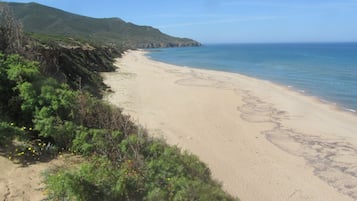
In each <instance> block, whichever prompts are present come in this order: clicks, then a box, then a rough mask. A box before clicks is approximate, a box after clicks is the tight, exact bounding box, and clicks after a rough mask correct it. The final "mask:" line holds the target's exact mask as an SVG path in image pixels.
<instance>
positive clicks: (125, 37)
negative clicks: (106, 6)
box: [9, 3, 200, 48]
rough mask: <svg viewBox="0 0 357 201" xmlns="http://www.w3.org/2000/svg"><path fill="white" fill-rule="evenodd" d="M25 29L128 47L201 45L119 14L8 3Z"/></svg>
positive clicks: (34, 4) (35, 4)
mask: <svg viewBox="0 0 357 201" xmlns="http://www.w3.org/2000/svg"><path fill="white" fill-rule="evenodd" d="M9 6H10V7H11V8H12V9H13V11H14V15H15V17H16V18H17V19H18V20H20V21H21V22H22V23H23V25H24V30H25V31H26V32H33V33H39V34H53V35H64V36H68V37H74V38H84V39H86V40H91V41H93V42H104V43H112V44H116V45H125V46H129V47H138V48H149V47H175V46H198V45H200V44H199V43H198V42H196V41H194V40H191V39H187V38H177V37H172V36H169V35H166V34H163V33H162V32H160V31H159V30H158V29H155V28H153V27H150V26H138V25H135V24H132V23H127V22H125V21H123V20H121V19H119V18H103V19H99V18H91V17H85V16H81V15H76V14H73V13H69V12H65V11H62V10H59V9H56V8H51V7H47V6H43V5H40V4H37V3H9Z"/></svg>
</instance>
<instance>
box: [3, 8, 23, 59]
mask: <svg viewBox="0 0 357 201" xmlns="http://www.w3.org/2000/svg"><path fill="white" fill-rule="evenodd" d="M22 39H23V31H22V26H21V24H20V23H19V22H18V21H17V20H16V19H15V18H14V16H13V13H12V11H11V9H10V8H9V6H8V5H7V3H4V2H1V1H0V51H2V52H6V53H19V52H21V50H22Z"/></svg>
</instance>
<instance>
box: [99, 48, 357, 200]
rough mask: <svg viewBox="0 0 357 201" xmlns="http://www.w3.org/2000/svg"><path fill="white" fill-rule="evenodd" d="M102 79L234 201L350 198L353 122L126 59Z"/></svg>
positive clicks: (356, 179) (259, 88) (356, 191)
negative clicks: (201, 165) (199, 164)
mask: <svg viewBox="0 0 357 201" xmlns="http://www.w3.org/2000/svg"><path fill="white" fill-rule="evenodd" d="M116 65H117V66H118V70H117V71H116V72H113V73H105V74H103V76H104V80H105V83H106V84H107V85H109V86H110V87H111V89H112V90H113V91H114V93H111V94H109V95H108V97H107V99H108V101H110V102H112V103H114V104H116V105H118V106H119V107H122V108H123V109H124V112H125V113H127V114H130V115H131V116H132V118H133V120H134V121H136V122H138V123H140V124H141V125H143V126H144V127H146V128H147V129H148V130H149V132H150V134H151V135H153V136H156V137H162V138H164V139H166V140H167V142H168V143H169V144H172V145H177V146H179V147H181V148H182V149H184V150H188V151H189V152H191V153H193V154H195V155H198V156H199V157H200V159H201V160H203V161H204V162H205V163H207V164H208V166H209V167H210V169H211V171H212V175H213V177H214V178H215V179H217V180H218V181H220V182H222V185H223V187H224V189H225V190H226V191H227V192H229V193H231V194H233V195H235V196H238V197H239V198H240V199H241V200H242V201H279V200H281V201H288V200H291V201H293V200H294V201H301V200H304V201H305V200H310V201H337V200H338V201H347V200H357V117H356V115H354V114H352V113H348V112H344V111H342V110H339V109H338V108H336V107H334V106H333V105H328V104H326V103H323V102H321V101H319V100H318V99H316V98H314V97H308V96H305V95H303V94H301V93H298V92H296V91H294V90H292V89H289V88H288V87H283V86H279V85H276V84H273V83H271V82H268V81H263V80H258V79H255V78H250V77H246V76H242V75H239V74H233V73H225V72H217V71H209V70H201V69H193V68H186V67H179V66H175V65H169V64H165V63H161V62H157V61H152V60H150V59H149V58H147V57H146V56H145V52H144V51H129V52H127V53H126V54H125V55H123V57H122V58H120V59H118V60H117V62H116Z"/></svg>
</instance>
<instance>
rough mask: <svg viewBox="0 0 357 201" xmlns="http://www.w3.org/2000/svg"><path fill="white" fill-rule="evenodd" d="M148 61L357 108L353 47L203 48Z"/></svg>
mask: <svg viewBox="0 0 357 201" xmlns="http://www.w3.org/2000/svg"><path fill="white" fill-rule="evenodd" d="M149 57H151V58H152V59H154V60H158V61H162V62H166V63H171V64H176V65H180V66H189V67H194V68H203V69H211V70H219V71H226V72H233V73H240V74H244V75H248V76H251V77H256V78H260V79H265V80H270V81H273V82H275V83H277V84H281V85H285V86H289V87H291V88H292V89H295V90H298V91H300V92H303V93H306V94H307V95H311V96H316V97H318V98H320V99H322V100H325V101H328V102H330V103H331V104H337V105H339V106H340V107H341V108H343V109H345V110H348V111H350V112H356V110H357V43H326V44H231V45H204V46H202V47H190V48H168V49H159V51H152V52H150V53H149Z"/></svg>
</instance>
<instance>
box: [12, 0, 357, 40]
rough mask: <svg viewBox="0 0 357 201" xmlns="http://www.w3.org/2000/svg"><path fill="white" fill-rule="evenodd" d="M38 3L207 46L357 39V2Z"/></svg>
mask: <svg viewBox="0 0 357 201" xmlns="http://www.w3.org/2000/svg"><path fill="white" fill-rule="evenodd" d="M15 1H16V2H29V1H24V0H15ZM35 1H36V2H38V3H41V4H44V5H48V6H52V7H56V8H59V9H62V10H65V11H69V12H73V13H77V14H81V15H86V16H90V17H100V18H102V17H119V18H122V19H123V20H125V21H129V22H133V23H135V24H139V25H150V26H153V27H156V28H159V29H160V30H161V31H162V32H164V33H167V34H170V35H174V36H180V37H189V38H193V39H196V40H198V41H200V42H203V43H230V42H341V41H342V42H346V41H357V24H356V23H357V0H88V1H83V0H35Z"/></svg>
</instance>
